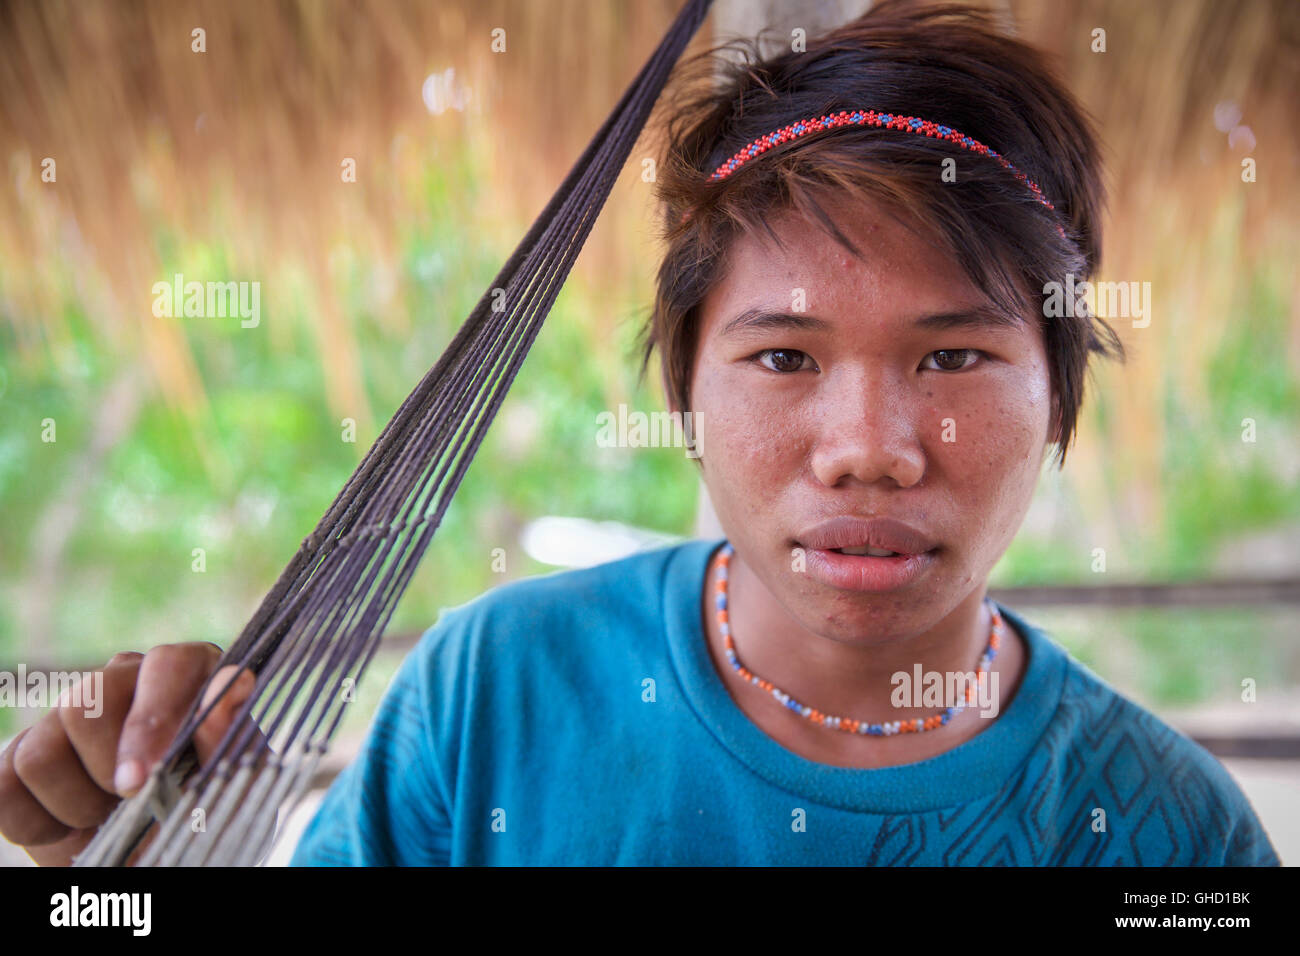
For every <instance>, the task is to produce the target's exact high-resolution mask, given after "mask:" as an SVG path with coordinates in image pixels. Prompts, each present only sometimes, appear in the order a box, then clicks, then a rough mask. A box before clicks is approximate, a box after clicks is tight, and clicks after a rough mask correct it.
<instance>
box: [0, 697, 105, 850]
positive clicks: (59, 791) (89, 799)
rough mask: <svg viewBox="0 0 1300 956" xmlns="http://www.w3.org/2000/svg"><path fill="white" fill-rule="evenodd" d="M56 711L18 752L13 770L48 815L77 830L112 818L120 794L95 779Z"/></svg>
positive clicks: (25, 738)
mask: <svg viewBox="0 0 1300 956" xmlns="http://www.w3.org/2000/svg"><path fill="white" fill-rule="evenodd" d="M59 709H61V708H56V709H55V710H52V711H51V712H50V713H48V714H46V715H45V716H44V717H42V718H41V719H40V720H39V721H37V722H36V724H34V725H33V726H32V727H31V728H30V729H29V730H28V731H27V733H26V734H24V735H23V739H22V740H21V741H19V742H18V746H17V747H16V748H15V750H14V755H13V769H14V773H15V774H16V775H17V776H18V779H19V780H21V781H22V784H23V786H24V787H26V789H27V792H28V793H30V794H31V795H32V796H33V797H35V798H36V800H37V801H38V802H39V803H40V805H41V806H42V807H44V808H45V811H46V813H48V814H49V815H50V816H52V817H53V818H54V819H56V820H58V821H59V822H60V823H62V824H63V825H64V826H66V827H69V828H71V829H74V830H79V829H82V828H84V827H95V826H98V825H99V824H101V823H103V822H104V821H105V820H106V819H108V815H109V813H111V812H112V810H113V807H114V806H115V805H116V804H117V800H118V798H117V795H116V794H112V793H107V792H105V791H104V790H102V789H100V787H99V786H98V785H97V784H96V783H95V781H94V780H92V779H91V777H90V774H88V773H87V772H86V768H85V767H84V766H83V765H82V763H81V759H80V758H79V757H78V756H77V751H76V750H74V749H73V747H72V742H71V741H69V740H68V735H67V734H66V733H65V732H64V730H63V723H62V721H61V720H60V715H59Z"/></svg>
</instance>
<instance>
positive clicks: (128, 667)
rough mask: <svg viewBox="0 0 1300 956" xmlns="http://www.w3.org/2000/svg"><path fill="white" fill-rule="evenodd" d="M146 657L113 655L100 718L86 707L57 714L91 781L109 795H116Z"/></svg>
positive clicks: (105, 678) (106, 672) (105, 672)
mask: <svg viewBox="0 0 1300 956" xmlns="http://www.w3.org/2000/svg"><path fill="white" fill-rule="evenodd" d="M144 658H145V655H143V654H140V653H138V652H135V651H127V652H123V653H121V654H115V655H113V658H112V659H111V660H110V661H109V662H108V663H107V664H106V665H105V666H104V670H103V677H102V681H103V687H102V690H101V693H100V698H101V701H102V706H101V708H100V711H101V712H100V713H99V714H98V715H96V714H95V713H94V712H93V711H89V710H87V709H85V708H82V707H60V708H59V709H58V711H57V713H58V715H59V721H60V723H61V724H62V725H63V731H64V733H66V734H67V735H68V740H69V741H70V742H71V743H72V748H73V749H74V750H75V751H76V752H77V756H78V757H79V758H80V760H81V764H82V766H83V767H85V768H86V773H88V774H89V775H90V779H92V780H94V781H95V785H96V786H98V787H99V788H100V789H101V790H103V791H105V792H106V793H116V792H117V790H116V788H115V787H114V785H113V774H114V772H115V771H116V769H117V746H118V740H119V738H120V737H121V734H122V724H123V722H124V721H125V720H126V716H127V714H128V713H129V712H130V710H131V700H132V699H133V698H134V696H135V683H136V679H137V677H138V676H139V673H140V665H141V663H142V662H143V661H144Z"/></svg>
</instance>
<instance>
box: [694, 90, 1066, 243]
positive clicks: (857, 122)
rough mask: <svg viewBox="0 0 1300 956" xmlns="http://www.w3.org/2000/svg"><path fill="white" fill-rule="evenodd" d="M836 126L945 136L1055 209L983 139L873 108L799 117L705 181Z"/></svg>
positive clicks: (1032, 182) (755, 144)
mask: <svg viewBox="0 0 1300 956" xmlns="http://www.w3.org/2000/svg"><path fill="white" fill-rule="evenodd" d="M840 126H877V127H879V128H880V129H896V130H901V131H902V132H904V133H916V134H918V135H921V136H929V137H931V138H937V139H942V140H946V141H948V142H949V143H952V144H954V145H956V146H960V147H961V148H962V149H968V150H970V151H971V152H973V153H980V154H982V155H984V156H988V157H990V158H992V159H996V160H997V161H998V162H999V163H1001V164H1002V166H1003V167H1004V168H1005V169H1007V170H1008V171H1009V172H1010V173H1011V174H1012V175H1013V176H1015V177H1016V179H1018V180H1020V181H1021V182H1022V183H1024V184H1025V185H1026V186H1027V187H1029V191H1030V192H1032V193H1033V194H1034V198H1035V199H1037V200H1038V201H1039V202H1040V203H1042V204H1043V205H1044V206H1046V207H1047V208H1048V209H1050V210H1052V211H1053V212H1055V211H1056V207H1055V206H1053V205H1052V204H1051V203H1050V202H1048V201H1047V197H1046V196H1044V195H1043V191H1042V190H1041V189H1039V188H1038V184H1037V183H1036V182H1034V181H1033V180H1032V179H1030V178H1029V177H1028V176H1026V175H1025V174H1024V173H1022V172H1021V171H1020V170H1018V169H1016V167H1015V166H1013V165H1012V164H1011V161H1010V160H1008V159H1007V158H1006V157H1005V156H1003V155H1002V154H1001V153H999V152H997V151H996V150H992V149H989V148H988V147H987V146H985V145H984V144H983V143H981V142H979V141H978V140H975V139H972V138H971V137H969V136H967V135H965V134H964V133H961V132H959V131H957V130H955V129H953V128H952V127H951V126H944V125H943V124H941V123H932V122H930V121H929V120H924V119H921V118H920V117H919V116H899V115H897V114H895V113H878V112H876V111H875V110H855V111H854V112H852V113H850V112H849V111H848V110H840V111H839V112H838V113H827V114H826V115H825V116H821V117H818V118H817V119H806V120H800V121H799V122H797V123H791V124H790V125H789V126H784V127H782V128H781V129H778V130H774V131H773V132H771V133H768V134H767V135H766V136H760V137H759V138H758V139H756V140H754V141H753V142H752V143H750V144H749V145H748V146H746V147H744V148H743V149H741V150H740V151H739V152H738V153H736V155H734V156H732V157H731V158H730V159H729V160H727V161H726V162H725V163H723V164H722V165H721V166H719V167H718V168H717V169H716V170H714V172H713V175H712V176H710V177H709V181H710V182H713V181H715V180H719V179H726V178H727V177H728V176H730V175H731V174H732V173H734V172H735V171H736V170H737V169H739V168H740V167H741V166H743V165H745V163H747V162H748V161H749V160H751V159H753V158H754V157H755V156H761V155H762V154H763V153H765V152H767V151H768V150H769V149H771V148H772V147H774V146H779V145H781V144H782V143H788V142H790V141H791V140H794V139H798V138H799V137H801V136H807V135H808V134H809V133H817V132H820V131H821V130H826V129H835V128H837V127H840ZM1057 229H1060V231H1061V234H1062V235H1065V230H1064V229H1061V227H1060V224H1059V223H1058V225H1057Z"/></svg>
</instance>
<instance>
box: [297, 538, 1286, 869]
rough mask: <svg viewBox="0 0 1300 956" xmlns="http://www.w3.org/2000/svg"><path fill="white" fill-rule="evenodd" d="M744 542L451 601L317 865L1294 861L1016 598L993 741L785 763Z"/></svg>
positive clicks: (367, 750) (379, 721)
mask: <svg viewBox="0 0 1300 956" xmlns="http://www.w3.org/2000/svg"><path fill="white" fill-rule="evenodd" d="M721 544H722V539H713V540H692V541H687V542H685V543H683V544H679V545H673V546H669V547H664V548H659V549H656V550H653V551H647V552H642V553H639V554H635V555H633V556H631V557H628V558H624V559H621V560H618V561H613V562H610V563H607V564H603V565H599V566H597V567H592V568H585V569H581V570H574V571H563V572H557V573H554V574H549V575H545V576H541V577H535V578H529V579H526V580H522V581H516V582H512V583H510V584H506V585H502V586H501V587H499V588H496V589H494V590H492V591H489V592H488V593H486V594H484V595H482V596H480V597H479V598H477V599H475V600H473V601H471V602H469V603H468V604H465V605H463V606H461V607H458V608H455V609H453V610H449V611H445V612H444V613H443V615H442V616H441V617H440V619H439V621H438V623H437V625H436V626H435V627H434V628H432V629H431V630H430V631H429V632H428V633H427V634H425V635H424V637H423V639H422V640H421V641H420V643H419V645H418V646H417V647H416V649H415V650H413V651H412V652H411V653H410V655H409V656H408V657H407V659H406V660H405V661H404V662H403V664H402V667H401V669H400V670H399V672H398V674H397V676H396V677H395V678H394V679H393V682H392V684H391V685H390V686H389V689H388V691H387V692H386V694H385V696H384V699H383V702H382V704H381V705H380V709H379V711H378V714H377V715H376V717H375V721H374V724H373V726H372V728H371V730H370V733H369V736H368V738H367V740H366V743H365V745H364V746H363V749H362V751H361V753H360V754H359V755H358V757H357V758H356V760H354V761H353V763H352V764H350V765H349V766H348V767H347V769H346V770H344V771H343V773H342V774H340V775H339V777H338V778H337V779H336V780H335V781H334V783H333V785H332V786H331V787H330V789H329V792H328V793H327V794H326V796H325V799H324V801H323V803H322V804H321V806H320V808H319V810H318V811H317V813H316V815H315V817H314V818H313V819H312V821H311V823H310V824H309V825H308V828H307V830H306V831H305V833H304V834H303V836H302V838H301V840H300V841H299V843H298V846H297V849H296V850H295V853H294V856H293V859H292V863H293V864H295V865H385V864H386V865H435V864H448V863H450V864H522V865H532V864H537V865H569V864H593V865H609V864H650V865H656V864H667V865H678V864H701V865H745V864H759V865H766V864H790V865H864V864H865V865H933V866H958V865H970V866H987V865H993V864H1009V865H1022V866H1023V865H1034V866H1039V865H1082V866H1112V865H1116V864H1120V865H1126V864H1127V865H1142V866H1159V865H1225V864H1226V865H1277V864H1278V862H1279V861H1278V857H1277V854H1276V852H1275V851H1274V849H1273V847H1272V845H1271V844H1270V842H1269V839H1268V836H1267V835H1266V834H1265V832H1264V829H1263V827H1262V826H1261V825H1260V822H1259V820H1258V819H1257V818H1256V816H1255V813H1254V811H1253V810H1252V809H1251V806H1250V803H1249V802H1248V801H1247V800H1246V798H1245V796H1244V795H1243V794H1242V792H1241V790H1240V788H1238V786H1237V784H1236V783H1235V782H1234V781H1233V780H1232V778H1231V777H1230V776H1229V775H1228V773H1227V771H1226V770H1224V768H1223V767H1222V765H1220V764H1219V763H1218V761H1216V760H1215V759H1214V757H1213V756H1211V755H1210V754H1209V752H1207V751H1206V750H1205V749H1203V748H1202V747H1200V746H1199V745H1197V744H1196V743H1194V742H1193V741H1191V740H1190V739H1188V738H1187V737H1185V736H1183V735H1182V734H1180V733H1178V732H1177V731H1175V730H1173V729H1171V728H1170V727H1169V726H1167V725H1166V724H1164V723H1163V722H1161V721H1160V720H1159V719H1158V718H1156V717H1155V716H1153V715H1152V714H1150V713H1149V712H1147V711H1146V710H1144V709H1143V708H1141V707H1139V706H1138V705H1136V704H1134V703H1132V702H1131V701H1129V700H1127V699H1126V698H1124V697H1122V696H1120V695H1119V694H1118V693H1116V692H1115V691H1114V690H1113V689H1111V688H1110V687H1109V686H1107V685H1106V684H1105V683H1104V682H1102V681H1101V680H1100V679H1099V678H1098V677H1096V676H1095V675H1093V674H1092V673H1091V672H1090V671H1088V670H1087V669H1085V668H1084V667H1083V666H1082V665H1081V664H1079V663H1078V662H1076V661H1074V660H1073V659H1072V658H1070V657H1069V656H1068V655H1067V654H1066V653H1065V652H1064V651H1063V650H1062V649H1061V648H1060V647H1059V646H1058V645H1056V644H1055V643H1054V642H1053V641H1052V640H1051V639H1050V638H1049V637H1048V636H1047V635H1046V634H1044V633H1043V632H1042V631H1040V630H1038V629H1037V628H1035V627H1034V626H1033V625H1031V624H1030V623H1029V622H1028V621H1026V620H1025V619H1024V618H1022V617H1021V616H1020V615H1019V614H1017V613H1015V612H1013V611H1012V610H1010V609H1009V608H1007V607H1004V606H1002V605H1001V604H999V605H998V606H999V608H1000V610H1001V612H1002V614H1003V616H1004V618H1005V620H1006V621H1007V622H1008V623H1009V624H1010V625H1011V626H1012V627H1014V628H1015V629H1016V630H1017V631H1019V632H1020V634H1022V635H1023V636H1024V638H1025V640H1026V643H1027V645H1028V659H1027V663H1026V668H1025V673H1024V675H1023V677H1022V680H1021V684H1020V686H1019V688H1018V689H1017V691H1016V693H1015V695H1014V697H1013V698H1012V699H1011V701H1010V702H1009V703H1008V704H1006V705H1005V706H1004V708H1003V710H1002V712H1001V714H1000V715H999V716H998V717H997V718H996V719H994V720H992V721H991V722H990V725H989V727H988V728H987V729H986V730H983V731H981V732H980V733H979V734H977V735H976V736H975V737H973V738H971V739H970V740H968V741H967V742H965V743H963V744H961V745H960V746H958V747H955V748H954V749H952V750H950V751H947V752H946V753H943V754H940V755H939V756H937V757H932V758H930V759H928V760H923V761H920V762H918V763H912V764H906V765H902V766H894V767H885V768H880V769H873V770H861V769H851V768H844V767H835V766H831V765H828V764H821V763H816V762H814V761H811V760H808V759H806V758H803V757H800V756H798V755H797V754H795V753H793V752H792V751H789V750H787V749H785V748H784V747H783V746H781V745H780V744H778V743H777V742H776V741H775V740H773V739H772V738H770V737H768V736H767V735H766V734H765V733H764V732H763V731H762V730H760V729H759V728H758V727H757V726H756V725H755V724H753V723H752V722H751V721H750V720H749V718H748V717H746V716H745V715H744V713H743V712H742V711H741V710H740V709H739V708H738V707H737V706H736V704H735V703H734V701H733V700H732V699H731V696H730V694H729V693H728V691H727V689H726V687H725V685H724V684H723V682H722V679H721V677H720V676H719V675H718V673H717V672H716V670H715V669H714V666H713V662H712V659H711V658H710V657H709V651H708V647H707V645H706V643H705V636H704V630H703V628H704V624H703V618H702V612H701V594H702V589H703V584H704V575H705V572H706V568H707V564H708V561H709V559H710V557H711V556H712V554H713V552H714V551H715V550H716V549H717V548H718V547H719V546H720V545H721ZM1098 810H1102V811H1104V816H1103V815H1102V814H1099V813H1097V812H1096V811H1098ZM1103 825H1104V826H1103Z"/></svg>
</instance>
